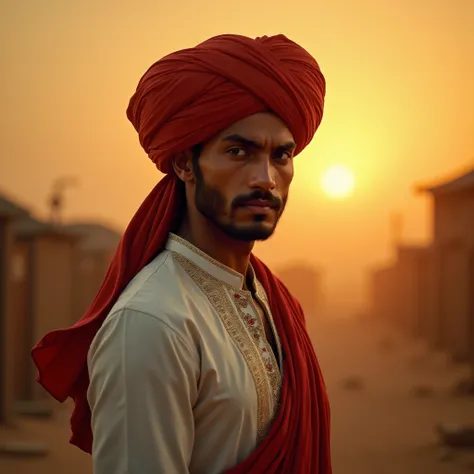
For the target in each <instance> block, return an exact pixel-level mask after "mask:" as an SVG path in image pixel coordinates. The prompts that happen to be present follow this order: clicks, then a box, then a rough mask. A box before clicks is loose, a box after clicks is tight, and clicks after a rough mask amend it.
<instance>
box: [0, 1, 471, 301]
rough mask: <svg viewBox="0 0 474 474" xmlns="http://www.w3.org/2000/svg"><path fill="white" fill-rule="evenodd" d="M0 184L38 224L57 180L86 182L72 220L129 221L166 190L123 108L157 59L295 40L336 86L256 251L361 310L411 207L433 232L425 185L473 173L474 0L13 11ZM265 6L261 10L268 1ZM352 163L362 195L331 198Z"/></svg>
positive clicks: (3, 30) (53, 5) (71, 205)
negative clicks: (252, 40) (221, 39)
mask: <svg viewBox="0 0 474 474" xmlns="http://www.w3.org/2000/svg"><path fill="white" fill-rule="evenodd" d="M0 4H1V9H2V10H1V13H0V40H1V45H2V64H3V65H5V66H6V67H5V68H3V67H2V81H3V87H2V101H1V103H2V110H3V114H2V116H1V121H2V123H1V128H0V137H1V143H2V151H1V168H0V188H2V189H4V190H6V191H8V192H9V193H11V194H13V195H14V196H16V197H18V198H20V199H21V201H22V202H23V203H26V204H27V205H30V206H31V207H32V208H33V209H35V210H36V211H37V212H39V213H43V212H44V211H45V209H46V206H45V202H46V196H47V194H48V192H49V187H50V183H51V181H52V180H53V179H54V178H55V177H56V176H58V175H63V174H73V175H78V176H79V177H80V186H79V187H78V188H77V189H74V190H71V191H70V192H69V193H68V195H67V205H68V207H67V217H68V218H74V217H83V216H86V217H94V218H100V219H102V218H105V219H106V220H108V221H111V222H116V223H118V224H119V225H122V226H125V225H126V223H127V222H128V221H129V219H130V218H131V216H132V215H133V213H134V211H135V210H136V208H137V207H138V206H139V204H140V203H141V201H142V200H143V198H144V197H145V196H146V194H147V193H148V192H149V190H150V189H151V188H152V187H153V185H154V184H155V182H156V181H157V180H158V179H159V177H160V175H159V173H158V172H157V171H156V170H155V169H154V167H153V166H152V165H151V164H150V163H149V162H148V159H147V157H146V156H145V154H144V152H143V151H142V150H141V148H140V147H139V144H138V140H137V137H136V135H135V132H134V130H133V128H132V126H131V125H130V124H129V123H128V122H127V120H126V117H125V109H126V106H127V103H128V99H129V97H130V95H131V94H132V93H133V91H134V89H135V87H136V84H137V81H138V80H139V78H140V77H141V75H142V74H143V72H144V71H145V70H146V69H147V68H148V66H149V65H150V64H151V63H153V62H154V61H155V60H157V59H158V58H160V57H161V56H163V55H164V54H166V53H169V52H171V51H173V50H175V49H179V48H183V47H189V46H192V45H194V44H196V43H198V42H200V41H202V40H204V39H206V38H208V37H209V36H213V35H215V34H219V33H240V34H245V35H250V36H259V35H262V34H276V33H284V34H286V35H288V36H289V37H290V38H292V39H294V40H295V41H297V42H300V43H301V44H302V45H303V46H304V47H306V49H308V50H309V51H310V52H311V53H312V54H313V55H314V56H315V57H316V59H317V60H318V62H319V63H320V65H321V68H322V70H323V72H324V74H325V76H326V79H327V86H328V87H327V102H326V112H325V117H324V119H323V124H322V126H321V128H320V130H319V132H318V133H317V135H316V138H315V140H314V141H313V143H312V144H311V145H310V146H309V147H308V148H307V150H306V151H305V152H304V153H303V154H302V155H301V156H300V157H298V158H297V162H296V178H295V182H294V185H293V189H292V196H291V198H290V203H289V205H288V210H287V213H286V215H285V216H284V218H283V220H282V222H281V225H280V228H279V230H278V232H277V235H276V236H275V237H274V238H273V239H271V241H269V242H267V243H265V244H263V245H260V246H259V247H258V250H257V252H258V253H259V255H260V256H262V257H263V258H264V259H265V260H266V261H267V263H269V264H271V265H272V266H274V267H275V265H278V264H281V263H284V262H286V261H289V260H293V259H298V260H303V259H304V260H305V261H309V262H314V263H320V264H322V265H323V266H324V267H325V268H326V269H327V278H328V281H327V284H328V293H329V295H328V296H329V298H330V299H331V300H333V301H335V300H337V301H338V302H339V303H338V304H339V306H340V307H344V309H346V308H347V307H352V305H353V304H354V303H360V302H361V299H362V295H363V281H364V275H363V268H365V267H366V266H367V264H370V263H372V262H374V261H379V260H380V259H384V258H386V257H387V256H388V255H389V253H388V252H389V248H388V244H387V240H388V217H389V213H390V212H391V211H393V210H397V211H400V212H402V213H403V215H404V219H405V227H404V236H405V237H406V239H408V240H410V241H420V240H421V241H424V240H426V239H427V238H428V237H429V232H430V216H429V206H427V200H426V199H424V198H422V197H419V196H414V195H413V192H412V185H413V184H414V183H417V182H419V181H426V180H429V181H430V180H431V179H433V178H434V179H437V178H439V177H443V176H444V175H446V174H451V173H452V172H455V171H456V170H457V169H459V168H463V167H465V166H469V165H470V164H473V163H474V86H473V84H474V28H473V25H474V1H473V0H414V1H409V0H398V1H392V2H388V1H380V0H358V1H353V0H332V1H329V0H326V1H317V0H314V1H302V0H293V1H291V2H275V1H269V0H263V1H262V0H259V1H255V2H254V1H250V0H239V1H238V2H234V3H232V4H230V3H228V2H225V1H217V0H215V1H212V0H204V1H200V2H192V1H190V0H181V1H176V2H164V1H157V0H153V1H152V0H114V1H112V0H81V1H78V0H68V1H64V0H42V1H41V2H39V1H37V0H22V1H17V0H2V1H1V3H0ZM257 5H258V6H257ZM334 163H342V164H346V165H348V166H350V167H351V168H352V169H353V170H354V172H355V174H356V179H357V188H356V191H355V194H354V195H353V196H352V197H351V198H350V199H348V200H344V201H331V200H329V199H328V198H326V197H324V196H323V195H322V193H321V192H320V191H319V188H318V187H319V181H320V175H321V172H322V171H323V170H324V169H325V168H326V167H327V166H329V165H331V164H334Z"/></svg>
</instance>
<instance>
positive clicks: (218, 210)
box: [194, 167, 287, 242]
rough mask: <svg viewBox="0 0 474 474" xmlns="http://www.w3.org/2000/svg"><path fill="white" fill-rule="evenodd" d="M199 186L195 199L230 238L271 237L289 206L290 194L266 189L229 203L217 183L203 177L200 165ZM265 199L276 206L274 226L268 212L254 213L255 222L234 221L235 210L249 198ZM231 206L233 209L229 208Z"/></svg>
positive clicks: (207, 217) (202, 210)
mask: <svg viewBox="0 0 474 474" xmlns="http://www.w3.org/2000/svg"><path fill="white" fill-rule="evenodd" d="M195 180H196V189H195V194H194V201H195V205H196V209H197V210H198V211H199V212H200V213H201V215H203V216H204V217H205V218H206V219H207V220H208V221H209V222H210V223H211V224H212V225H213V226H214V227H216V228H218V229H219V230H220V231H221V232H222V233H223V234H225V235H226V236H227V237H230V238H231V239H234V240H240V241H244V242H255V241H263V240H267V239H268V238H269V237H271V236H272V235H273V233H274V231H275V228H276V226H277V224H278V221H279V219H280V217H281V215H282V214H283V211H284V209H285V206H286V201H287V197H285V198H284V199H279V198H277V197H275V196H273V195H272V194H271V193H265V192H264V191H258V190H256V191H254V192H253V193H251V194H249V195H247V196H239V197H237V198H235V199H234V200H233V201H232V203H231V205H230V206H228V205H227V202H226V198H225V196H224V195H223V194H222V192H221V191H220V190H219V189H218V188H215V187H213V186H209V185H208V184H207V183H206V182H205V180H204V177H203V176H202V173H201V172H200V169H199V167H197V169H196V172H195ZM256 199H264V200H268V201H270V202H271V203H272V204H274V206H275V211H274V212H275V213H276V218H275V221H274V222H273V224H272V225H270V224H269V223H268V222H265V219H266V218H267V214H254V215H253V216H252V221H249V222H247V223H239V222H235V221H233V218H232V216H233V214H234V211H235V209H237V208H238V207H239V206H242V205H244V204H245V202H246V201H250V200H256ZM229 208H230V211H229V210H228V209H229Z"/></svg>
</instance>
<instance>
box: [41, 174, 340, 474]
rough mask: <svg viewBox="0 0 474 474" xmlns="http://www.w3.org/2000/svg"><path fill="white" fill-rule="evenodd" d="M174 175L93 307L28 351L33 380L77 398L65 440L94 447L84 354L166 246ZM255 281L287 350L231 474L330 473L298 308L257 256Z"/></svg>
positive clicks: (127, 237) (322, 396) (175, 200)
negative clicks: (262, 424)
mask: <svg viewBox="0 0 474 474" xmlns="http://www.w3.org/2000/svg"><path fill="white" fill-rule="evenodd" d="M179 200H180V193H179V186H178V184H177V180H176V178H175V177H174V176H173V175H168V176H165V177H164V178H163V179H162V180H161V181H160V183H159V184H158V185H157V186H156V187H155V189H154V190H153V191H152V192H151V194H150V195H149V196H148V198H147V199H146V200H145V202H144V203H143V204H142V206H141V207H140V209H139V210H138V212H137V213H136V215H135V217H134V218H133V220H132V221H131V223H130V225H129V227H128V229H127V230H126V232H125V234H124V236H123V238H122V241H121V242H120V244H119V247H118V249H117V253H116V255H115V257H114V259H113V261H112V263H111V265H110V268H109V271H108V273H107V276H106V277H105V280H104V283H103V284H102V287H101V288H100V290H99V293H98V295H97V297H96V299H95V300H94V302H93V303H92V305H91V307H90V308H89V310H88V311H87V313H86V314H85V315H84V317H83V318H82V319H81V320H80V321H78V322H77V323H76V324H75V325H74V326H73V327H70V328H67V329H59V330H57V331H53V332H51V333H49V334H46V336H45V337H44V338H43V339H41V340H40V341H39V342H38V344H37V345H36V346H35V347H34V348H33V350H32V357H33V360H34V362H35V364H36V366H37V367H38V371H39V375H38V379H37V380H38V382H39V383H40V384H41V385H42V386H43V387H44V388H45V389H46V390H47V391H48V392H49V393H50V394H51V395H52V396H53V397H54V398H56V399H57V400H59V401H60V402H63V401H65V400H66V399H67V398H68V397H71V398H72V399H73V400H74V403H75V408H74V411H73V414H72V417H71V429H72V437H71V440H70V442H71V443H72V444H74V445H76V446H78V447H79V448H80V449H82V450H83V451H85V452H87V453H91V450H92V432H91V413H90V408H89V405H88V402H87V388H88V385H89V377H88V371H87V352H88V350H89V346H90V344H91V342H92V339H93V338H94V336H95V334H96V332H97V330H98V329H99V327H100V326H101V325H102V323H103V321H104V319H105V317H106V316H107V314H108V313H109V311H110V310H111V308H112V306H113V305H114V303H115V301H116V300H117V298H118V297H119V296H120V294H121V293H122V292H123V290H124V289H125V287H126V286H127V284H128V283H129V282H130V281H131V280H132V278H133V277H134V276H135V275H136V274H137V273H138V272H139V271H140V270H141V269H142V268H143V267H144V266H145V265H147V264H148V263H149V262H150V261H151V260H152V259H153V258H154V257H155V256H156V255H157V254H158V253H159V252H160V251H161V250H162V249H163V247H164V245H165V243H166V241H167V238H168V234H169V232H170V231H171V230H172V229H174V228H175V226H176V221H175V219H176V218H177V213H178V208H179V205H180V202H179ZM251 263H252V265H253V267H254V269H255V273H256V276H257V278H258V280H259V281H260V282H261V283H262V285H263V287H264V289H265V291H266V293H267V295H268V298H269V302H270V307H271V310H272V314H273V318H274V320H275V326H276V328H277V330H278V334H279V336H280V339H281V345H282V350H283V354H284V364H283V373H284V377H283V385H282V390H281V408H280V411H279V413H278V415H277V417H276V419H275V421H274V424H273V427H272V429H271V431H270V433H269V434H268V436H267V438H266V439H265V440H264V441H263V442H262V443H261V444H260V445H259V447H258V448H257V450H256V451H255V452H254V453H253V454H252V455H251V456H250V457H249V458H248V459H246V460H245V461H244V462H243V463H241V464H240V465H239V466H237V467H235V468H233V469H231V470H230V471H229V472H228V474H262V473H265V474H277V473H278V474H283V473H285V474H287V473H290V472H291V473H292V474H331V472H332V471H331V461H330V447H329V403H328V399H327V395H326V389H325V386H324V381H323V377H322V375H321V371H320V368H319V364H318V360H317V358H316V355H315V353H314V350H313V345H312V343H311V340H310V338H309V336H308V333H307V332H306V329H305V322H304V315H303V311H302V309H301V306H300V305H299V303H298V302H297V301H296V299H295V298H293V297H292V296H291V294H290V293H289V291H288V290H287V289H286V287H285V286H284V285H283V284H282V283H281V282H280V281H279V280H278V279H277V278H276V277H275V276H274V275H273V274H272V273H271V271H270V270H269V269H268V268H267V267H266V266H265V265H264V264H263V263H262V262H261V261H260V260H259V259H258V258H256V257H255V256H252V257H251Z"/></svg>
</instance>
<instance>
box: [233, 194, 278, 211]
mask: <svg viewBox="0 0 474 474" xmlns="http://www.w3.org/2000/svg"><path fill="white" fill-rule="evenodd" d="M260 199H261V200H262V201H268V202H269V203H270V206H271V207H273V208H275V209H280V208H281V206H282V204H283V202H282V200H281V198H279V197H278V196H275V195H274V194H272V193H271V192H265V191H258V190H257V191H254V192H253V193H251V194H247V195H242V196H237V197H236V198H235V199H234V200H233V202H232V208H233V209H235V208H236V207H240V206H245V205H246V204H247V203H249V202H250V201H257V200H260Z"/></svg>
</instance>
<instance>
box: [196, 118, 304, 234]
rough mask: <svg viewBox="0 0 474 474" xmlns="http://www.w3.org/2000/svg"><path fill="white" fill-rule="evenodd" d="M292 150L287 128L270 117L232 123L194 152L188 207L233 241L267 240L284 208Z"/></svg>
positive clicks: (288, 185) (290, 176)
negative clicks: (191, 186)
mask: <svg viewBox="0 0 474 474" xmlns="http://www.w3.org/2000/svg"><path fill="white" fill-rule="evenodd" d="M295 148H296V144H295V143H294V138H293V135H292V134H291V132H290V130H289V129H288V127H287V126H286V125H285V124H284V123H283V121H282V120H281V119H280V118H279V117H277V116H276V115H274V114H272V113H258V114H255V115H251V116H249V117H247V118H245V119H243V120H240V121H239V122H236V123H234V124H233V125H231V126H230V127H228V128H227V129H225V130H223V131H222V132H221V133H219V134H218V135H217V136H215V137H214V138H213V139H212V140H210V141H209V142H208V143H206V144H204V145H203V147H202V149H201V150H200V154H199V156H197V154H196V156H195V158H194V160H193V170H194V186H195V188H194V203H189V204H191V205H194V206H195V208H196V210H197V211H198V212H199V213H200V214H201V215H202V216H204V217H205V218H206V219H207V220H208V221H210V222H211V223H212V224H213V225H214V226H215V227H217V228H218V229H220V230H221V231H222V232H224V234H226V235H227V236H229V237H231V238H233V239H236V240H241V241H247V242H250V241H256V240H265V239H267V238H269V237H270V236H271V235H272V234H273V232H274V230H275V228H276V225H277V223H278V220H279V219H280V217H281V215H282V213H283V210H284V208H285V205H286V201H287V198H288V191H289V187H290V184H291V181H292V179H293V155H294V151H295Z"/></svg>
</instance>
